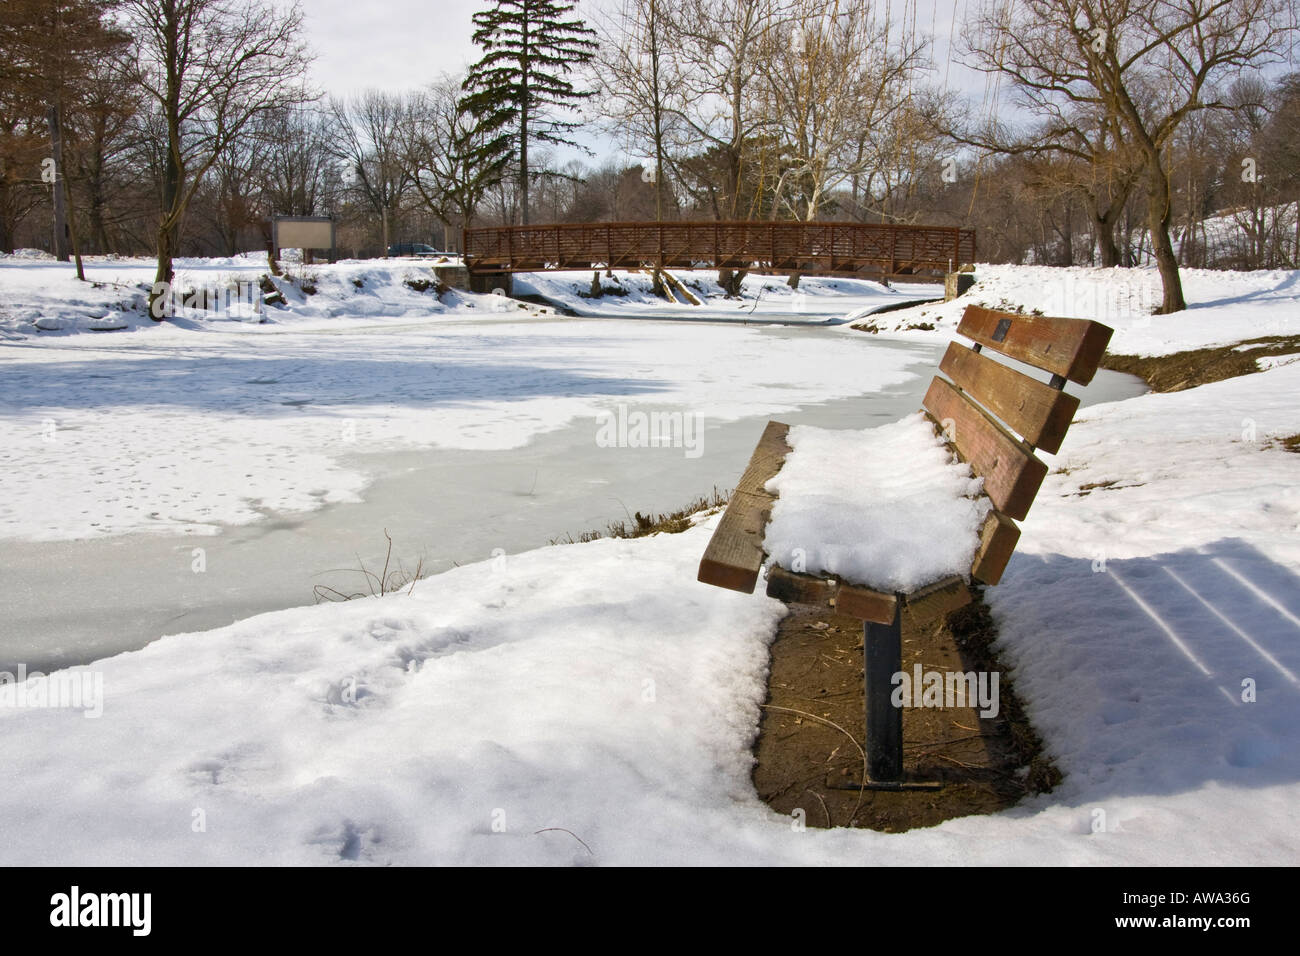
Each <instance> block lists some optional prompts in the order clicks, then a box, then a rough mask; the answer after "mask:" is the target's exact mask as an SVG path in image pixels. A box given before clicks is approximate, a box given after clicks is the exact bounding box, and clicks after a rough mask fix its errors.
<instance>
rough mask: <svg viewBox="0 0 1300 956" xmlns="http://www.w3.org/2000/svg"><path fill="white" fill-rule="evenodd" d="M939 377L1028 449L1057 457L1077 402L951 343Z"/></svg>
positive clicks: (1074, 398)
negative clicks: (989, 415) (1056, 454)
mask: <svg viewBox="0 0 1300 956" xmlns="http://www.w3.org/2000/svg"><path fill="white" fill-rule="evenodd" d="M939 371H941V372H943V374H945V375H947V376H948V377H949V378H950V379H952V380H953V382H954V383H955V384H956V385H957V387H958V388H960V389H962V390H963V391H965V392H969V393H970V395H971V397H972V398H974V399H975V401H977V402H979V403H980V404H981V405H983V406H984V407H985V408H987V409H988V410H989V411H990V412H992V413H993V414H994V415H996V416H997V417H998V418H1000V419H1002V421H1003V422H1004V423H1005V424H1006V425H1007V426H1008V427H1009V428H1010V429H1011V430H1012V431H1014V432H1017V433H1018V434H1020V435H1021V436H1022V437H1023V438H1024V439H1025V441H1027V442H1029V444H1031V445H1033V446H1035V447H1037V448H1041V449H1043V451H1046V452H1050V453H1052V454H1055V453H1056V452H1058V451H1060V450H1061V441H1062V440H1063V439H1064V438H1065V433H1066V432H1067V431H1068V430H1069V428H1070V422H1072V421H1074V413H1075V411H1077V410H1078V408H1079V400H1078V399H1077V398H1076V397H1075V396H1073V395H1067V394H1066V393H1065V392H1063V391H1061V390H1059V389H1055V388H1052V386H1050V385H1048V384H1047V383H1046V382H1040V381H1038V380H1037V379H1033V378H1030V377H1029V376H1028V375H1022V374H1021V373H1020V372H1017V371H1016V370H1015V369H1013V368H1011V367H1009V366H1006V365H1003V364H1002V363H1001V362H997V361H994V360H993V359H991V358H986V357H985V356H983V355H980V354H979V353H978V352H975V351H973V350H971V349H968V348H966V347H965V346H964V345H960V344H958V343H957V342H953V343H951V344H950V345H949V346H948V351H947V352H946V353H945V354H944V357H943V360H942V361H941V362H940V363H939Z"/></svg>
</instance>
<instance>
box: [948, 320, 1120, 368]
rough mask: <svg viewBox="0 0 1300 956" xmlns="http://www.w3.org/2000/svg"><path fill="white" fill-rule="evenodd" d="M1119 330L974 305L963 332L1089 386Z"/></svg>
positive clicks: (961, 326) (960, 328) (960, 329)
mask: <svg viewBox="0 0 1300 956" xmlns="http://www.w3.org/2000/svg"><path fill="white" fill-rule="evenodd" d="M1113 332H1114V330H1113V329H1111V328H1110V327H1109V326H1106V325H1102V324H1101V323H1100V322H1093V321H1091V320H1089V319H1060V318H1051V317H1048V316H1043V315H1017V314H1015V313H1013V312H995V311H993V310H992V309H985V308H981V307H980V306H978V305H969V306H967V307H966V311H965V312H964V313H963V314H962V317H961V323H960V324H959V325H958V326H957V334H958V335H964V336H966V338H968V339H971V340H973V341H975V342H978V343H979V344H980V345H982V346H984V347H985V348H990V349H994V350H995V351H998V352H1001V353H1002V354H1003V355H1007V356H1010V357H1011V358H1013V359H1017V360H1018V361H1021V362H1027V363H1028V364H1030V365H1033V366H1034V367H1035V368H1041V369H1043V370H1044V371H1046V372H1051V373H1052V374H1053V375H1060V376H1062V377H1064V378H1067V379H1069V380H1070V381H1071V382H1077V383H1078V384H1080V385H1087V384H1088V383H1089V382H1091V381H1092V377H1093V375H1095V374H1096V372H1097V366H1098V365H1100V364H1101V359H1102V356H1103V355H1105V354H1106V346H1107V345H1108V344H1109V343H1110V337H1111V335H1112V333H1113Z"/></svg>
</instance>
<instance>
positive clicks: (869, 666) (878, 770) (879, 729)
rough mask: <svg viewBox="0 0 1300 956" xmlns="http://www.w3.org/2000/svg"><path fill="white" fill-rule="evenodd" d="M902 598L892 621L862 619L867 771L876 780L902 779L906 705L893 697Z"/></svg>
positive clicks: (898, 662)
mask: <svg viewBox="0 0 1300 956" xmlns="http://www.w3.org/2000/svg"><path fill="white" fill-rule="evenodd" d="M901 605H902V602H901V601H899V602H898V604H897V605H895V608H894V621H893V623H892V624H875V623H873V622H871V621H863V622H862V657H863V660H864V661H865V664H864V667H863V671H864V680H865V681H866V687H865V690H866V695H867V702H866V708H867V747H866V750H867V772H868V773H869V774H870V775H871V781H872V782H873V783H897V782H899V781H901V780H902V779H903V709H902V708H901V707H895V706H894V705H893V703H892V701H891V699H890V698H891V697H892V695H893V692H894V675H895V674H897V673H898V672H899V671H901V670H902V669H903V628H902V623H901V620H900V617H901V614H902V611H901Z"/></svg>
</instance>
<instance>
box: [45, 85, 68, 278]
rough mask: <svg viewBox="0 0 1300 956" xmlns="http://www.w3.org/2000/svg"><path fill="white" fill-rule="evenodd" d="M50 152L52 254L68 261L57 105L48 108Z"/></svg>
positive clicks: (66, 213)
mask: <svg viewBox="0 0 1300 956" xmlns="http://www.w3.org/2000/svg"><path fill="white" fill-rule="evenodd" d="M48 116H49V123H50V152H52V153H53V154H54V256H55V258H56V259H58V260H59V261H60V262H67V261H68V209H67V200H66V197H65V194H64V186H63V184H64V178H65V177H64V172H63V120H62V117H61V116H60V115H59V107H58V106H57V105H55V106H51V107H50V110H49V114H48Z"/></svg>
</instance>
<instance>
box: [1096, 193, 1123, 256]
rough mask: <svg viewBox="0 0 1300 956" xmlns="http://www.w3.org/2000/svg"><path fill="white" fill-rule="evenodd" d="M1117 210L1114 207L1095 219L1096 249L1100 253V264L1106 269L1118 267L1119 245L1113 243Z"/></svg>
mask: <svg viewBox="0 0 1300 956" xmlns="http://www.w3.org/2000/svg"><path fill="white" fill-rule="evenodd" d="M1116 212H1117V210H1116V209H1115V207H1114V206H1112V207H1111V208H1110V209H1107V210H1106V211H1105V212H1104V213H1101V214H1100V215H1098V216H1097V217H1096V223H1097V249H1098V251H1099V252H1100V253H1101V264H1102V265H1103V266H1105V267H1106V268H1113V267H1114V266H1117V265H1119V262H1120V251H1119V244H1118V243H1117V242H1116V241H1115V220H1116V218H1117V216H1116Z"/></svg>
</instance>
